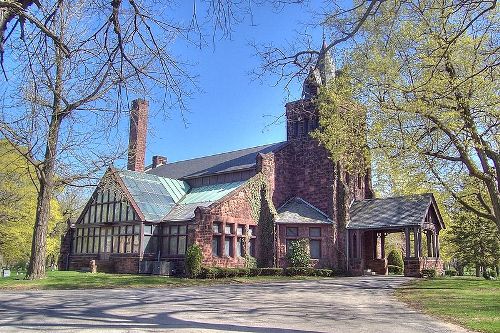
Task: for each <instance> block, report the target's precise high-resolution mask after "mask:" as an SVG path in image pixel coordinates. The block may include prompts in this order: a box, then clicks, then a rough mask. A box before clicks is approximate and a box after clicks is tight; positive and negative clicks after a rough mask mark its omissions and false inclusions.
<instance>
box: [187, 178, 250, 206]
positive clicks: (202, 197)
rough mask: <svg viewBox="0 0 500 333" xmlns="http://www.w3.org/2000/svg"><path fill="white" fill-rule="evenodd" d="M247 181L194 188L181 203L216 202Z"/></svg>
mask: <svg viewBox="0 0 500 333" xmlns="http://www.w3.org/2000/svg"><path fill="white" fill-rule="evenodd" d="M244 183H245V181H240V182H234V183H223V184H215V185H207V186H201V187H195V188H192V189H191V191H190V192H189V193H188V194H186V196H185V197H184V199H182V200H181V201H180V202H179V204H181V205H185V204H192V203H197V202H214V201H217V200H219V199H220V198H222V197H224V196H225V195H227V194H229V193H231V192H232V191H234V190H235V189H236V188H238V187H239V186H241V185H242V184H244Z"/></svg>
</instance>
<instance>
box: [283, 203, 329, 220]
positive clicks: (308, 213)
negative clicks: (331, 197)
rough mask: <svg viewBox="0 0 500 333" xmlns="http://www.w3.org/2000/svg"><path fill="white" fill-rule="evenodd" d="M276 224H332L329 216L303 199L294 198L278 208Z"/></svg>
mask: <svg viewBox="0 0 500 333" xmlns="http://www.w3.org/2000/svg"><path fill="white" fill-rule="evenodd" d="M277 212H278V217H277V218H276V223H332V220H330V219H329V218H328V215H326V214H325V213H323V212H322V211H321V210H319V209H318V208H316V207H314V206H313V205H311V204H310V203H308V202H307V201H305V200H304V199H301V198H292V199H290V200H288V201H287V202H286V203H285V204H284V205H283V206H281V207H280V208H278V210H277Z"/></svg>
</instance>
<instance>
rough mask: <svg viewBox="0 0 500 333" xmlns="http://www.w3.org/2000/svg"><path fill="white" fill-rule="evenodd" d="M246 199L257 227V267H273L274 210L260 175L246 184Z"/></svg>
mask: <svg viewBox="0 0 500 333" xmlns="http://www.w3.org/2000/svg"><path fill="white" fill-rule="evenodd" d="M246 193H247V199H248V201H249V203H250V206H251V210H252V217H253V219H254V220H255V221H256V223H257V225H258V226H259V227H258V238H259V248H258V249H257V251H258V253H259V255H258V256H257V257H258V260H257V266H258V267H274V266H275V265H276V252H275V246H274V244H275V235H276V226H275V223H274V222H275V217H276V214H277V213H276V208H275V207H274V205H273V203H272V200H271V198H270V196H269V190H268V185H267V182H266V178H265V176H264V175H263V174H262V173H259V174H257V175H256V176H254V177H253V178H252V179H250V180H249V181H248V183H247V191H246Z"/></svg>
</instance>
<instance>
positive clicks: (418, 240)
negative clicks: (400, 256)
mask: <svg viewBox="0 0 500 333" xmlns="http://www.w3.org/2000/svg"><path fill="white" fill-rule="evenodd" d="M421 244H422V235H421V231H420V228H419V227H415V228H413V248H414V250H415V258H418V257H420V254H421V252H422V250H421V248H422V246H421Z"/></svg>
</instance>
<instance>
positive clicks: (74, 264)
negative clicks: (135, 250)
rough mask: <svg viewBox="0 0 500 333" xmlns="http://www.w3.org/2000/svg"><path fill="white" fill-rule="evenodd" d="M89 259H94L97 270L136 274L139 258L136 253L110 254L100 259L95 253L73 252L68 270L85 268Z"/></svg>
mask: <svg viewBox="0 0 500 333" xmlns="http://www.w3.org/2000/svg"><path fill="white" fill-rule="evenodd" d="M91 260H95V262H96V265H97V272H105V273H121V274H137V273H139V261H140V260H141V259H140V257H139V256H138V255H137V254H120V255H118V254H111V255H110V256H109V258H108V259H102V258H101V257H100V256H99V255H97V254H78V255H75V254H73V255H71V260H70V264H69V270H76V271H78V270H82V269H83V270H86V269H87V268H88V267H89V263H90V261H91Z"/></svg>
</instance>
